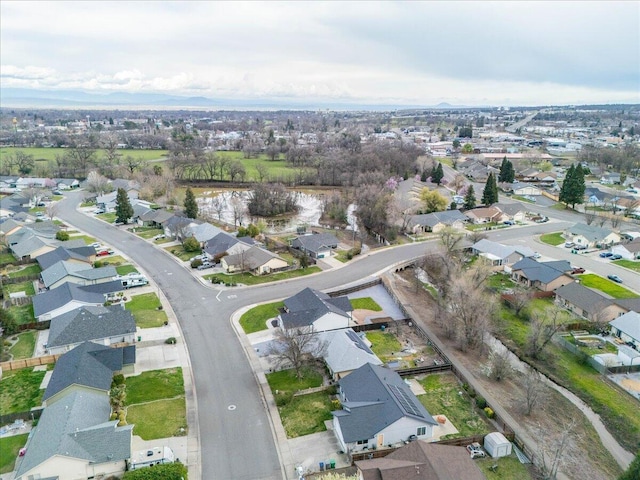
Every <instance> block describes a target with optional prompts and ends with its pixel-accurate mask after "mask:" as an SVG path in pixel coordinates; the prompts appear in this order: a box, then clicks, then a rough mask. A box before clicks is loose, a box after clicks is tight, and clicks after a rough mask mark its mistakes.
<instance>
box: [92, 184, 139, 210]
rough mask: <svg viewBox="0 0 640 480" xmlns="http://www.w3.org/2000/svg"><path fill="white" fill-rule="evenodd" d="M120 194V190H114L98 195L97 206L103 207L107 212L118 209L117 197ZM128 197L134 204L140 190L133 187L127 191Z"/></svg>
mask: <svg viewBox="0 0 640 480" xmlns="http://www.w3.org/2000/svg"><path fill="white" fill-rule="evenodd" d="M117 195H118V191H117V190H114V191H113V192H109V193H105V194H104V195H98V196H97V197H96V206H97V207H98V208H101V209H103V210H104V211H105V212H113V211H115V209H116V197H117ZM127 198H128V199H129V203H131V204H133V203H135V201H136V200H137V199H138V191H137V190H135V189H131V190H129V191H128V192H127Z"/></svg>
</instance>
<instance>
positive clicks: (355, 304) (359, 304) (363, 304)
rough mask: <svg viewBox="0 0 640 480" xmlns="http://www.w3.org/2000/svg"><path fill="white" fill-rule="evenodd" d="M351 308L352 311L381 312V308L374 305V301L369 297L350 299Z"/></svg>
mask: <svg viewBox="0 0 640 480" xmlns="http://www.w3.org/2000/svg"><path fill="white" fill-rule="evenodd" d="M350 301H351V307H352V308H353V309H354V310H358V309H363V310H372V311H374V312H381V311H382V307H381V306H380V305H378V304H377V303H376V301H375V300H374V299H373V298H371V297H364V298H352V299H351V300H350Z"/></svg>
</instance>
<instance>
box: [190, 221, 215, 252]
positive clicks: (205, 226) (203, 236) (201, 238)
mask: <svg viewBox="0 0 640 480" xmlns="http://www.w3.org/2000/svg"><path fill="white" fill-rule="evenodd" d="M219 233H222V230H221V229H219V228H218V227H216V226H214V225H211V224H210V223H206V222H205V223H192V224H191V225H189V227H188V233H187V235H190V236H192V237H195V239H196V240H198V242H199V243H200V245H201V246H203V245H204V242H206V241H207V240H209V239H210V238H213V237H215V236H216V235H218V234H219Z"/></svg>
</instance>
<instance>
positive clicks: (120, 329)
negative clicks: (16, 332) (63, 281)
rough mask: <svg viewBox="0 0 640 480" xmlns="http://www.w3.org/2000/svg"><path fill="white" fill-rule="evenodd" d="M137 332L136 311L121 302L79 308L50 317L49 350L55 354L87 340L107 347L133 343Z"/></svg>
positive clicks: (66, 350)
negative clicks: (118, 303)
mask: <svg viewBox="0 0 640 480" xmlns="http://www.w3.org/2000/svg"><path fill="white" fill-rule="evenodd" d="M135 334H136V322H135V319H134V318H133V314H132V313H131V311H129V310H125V309H124V308H123V306H122V305H112V306H108V307H104V306H100V307H80V308H77V309H75V310H72V311H70V312H67V313H63V314H62V315H59V316H57V317H55V318H53V319H52V320H51V326H50V327H49V339H48V341H47V350H48V352H49V353H50V354H52V355H56V354H60V353H65V352H68V351H69V350H71V349H73V348H75V347H77V346H78V345H80V344H81V343H83V342H88V341H91V342H93V343H97V344H100V345H106V346H109V345H112V344H115V343H133V342H134V341H135Z"/></svg>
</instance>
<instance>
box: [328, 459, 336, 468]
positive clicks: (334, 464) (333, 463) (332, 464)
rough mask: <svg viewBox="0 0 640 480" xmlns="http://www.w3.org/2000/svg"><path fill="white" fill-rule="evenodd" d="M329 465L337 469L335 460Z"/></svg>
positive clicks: (330, 461)
mask: <svg viewBox="0 0 640 480" xmlns="http://www.w3.org/2000/svg"><path fill="white" fill-rule="evenodd" d="M329 465H330V466H331V468H336V461H335V460H329Z"/></svg>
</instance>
